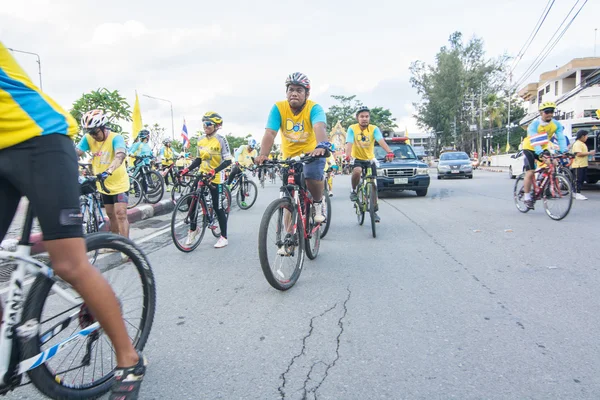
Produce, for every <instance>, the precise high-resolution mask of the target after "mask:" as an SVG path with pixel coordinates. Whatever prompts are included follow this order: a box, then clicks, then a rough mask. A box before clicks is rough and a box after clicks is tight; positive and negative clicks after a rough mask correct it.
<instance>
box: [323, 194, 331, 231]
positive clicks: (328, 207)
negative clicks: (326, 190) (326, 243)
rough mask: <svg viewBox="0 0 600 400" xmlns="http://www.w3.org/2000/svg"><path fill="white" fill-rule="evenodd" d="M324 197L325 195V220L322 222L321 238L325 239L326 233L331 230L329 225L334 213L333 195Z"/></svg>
mask: <svg viewBox="0 0 600 400" xmlns="http://www.w3.org/2000/svg"><path fill="white" fill-rule="evenodd" d="M323 197H325V222H323V223H322V224H321V239H323V238H324V237H325V235H327V232H329V225H331V213H332V209H331V197H329V196H328V195H327V196H323Z"/></svg>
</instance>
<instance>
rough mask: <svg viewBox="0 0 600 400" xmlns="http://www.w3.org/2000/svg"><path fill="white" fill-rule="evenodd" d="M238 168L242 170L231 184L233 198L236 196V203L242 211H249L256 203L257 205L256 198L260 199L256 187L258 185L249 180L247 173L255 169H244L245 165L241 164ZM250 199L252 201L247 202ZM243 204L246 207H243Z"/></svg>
mask: <svg viewBox="0 0 600 400" xmlns="http://www.w3.org/2000/svg"><path fill="white" fill-rule="evenodd" d="M238 168H240V171H241V172H240V173H239V174H238V176H236V177H235V178H234V179H233V182H232V183H231V189H230V190H231V196H232V197H233V196H235V201H236V202H237V205H238V207H239V208H240V209H242V210H248V209H249V208H250V207H252V206H253V205H254V203H256V198H257V197H258V188H257V187H256V183H254V182H253V181H252V180H251V179H249V178H248V176H247V175H246V172H245V171H246V170H248V171H253V170H255V168H250V167H244V166H243V165H239V164H238ZM248 198H249V199H250V201H246V199H248ZM243 203H244V204H245V205H243Z"/></svg>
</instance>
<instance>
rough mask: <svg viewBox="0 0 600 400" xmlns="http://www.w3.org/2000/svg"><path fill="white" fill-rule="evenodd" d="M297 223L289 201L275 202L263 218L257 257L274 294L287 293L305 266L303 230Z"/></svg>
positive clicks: (298, 221) (278, 200) (287, 199)
mask: <svg viewBox="0 0 600 400" xmlns="http://www.w3.org/2000/svg"><path fill="white" fill-rule="evenodd" d="M295 219H296V215H295V210H294V205H293V204H292V202H291V200H290V199H289V198H281V199H276V200H274V201H273V202H272V203H271V204H269V206H268V207H267V209H266V210H265V213H264V214H263V217H262V220H261V221H260V228H259V231H258V257H259V259H260V266H261V268H262V270H263V274H264V275H265V278H266V279H267V282H269V284H270V285H271V286H272V287H274V288H275V289H277V290H288V289H290V288H291V287H292V286H294V284H295V283H296V281H298V278H299V277H300V273H301V272H302V266H303V265H304V249H305V248H304V229H303V226H302V219H301V218H297V224H296V228H295V230H294V220H295Z"/></svg>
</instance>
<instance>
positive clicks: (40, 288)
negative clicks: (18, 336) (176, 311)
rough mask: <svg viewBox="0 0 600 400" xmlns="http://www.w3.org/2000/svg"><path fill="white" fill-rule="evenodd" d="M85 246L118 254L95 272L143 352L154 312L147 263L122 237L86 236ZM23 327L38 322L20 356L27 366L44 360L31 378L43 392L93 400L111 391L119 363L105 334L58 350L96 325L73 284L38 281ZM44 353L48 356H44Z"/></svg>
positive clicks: (108, 256)
mask: <svg viewBox="0 0 600 400" xmlns="http://www.w3.org/2000/svg"><path fill="white" fill-rule="evenodd" d="M85 242H86V245H87V250H88V252H92V251H98V250H100V249H113V250H116V252H114V253H108V254H102V255H101V256H100V257H98V260H97V262H96V263H95V265H94V267H95V268H96V269H98V270H99V271H100V272H101V273H102V275H103V276H104V277H105V279H106V280H107V281H108V282H109V284H110V285H111V287H112V289H113V291H114V292H115V294H116V296H117V299H118V301H119V304H120V306H121V313H122V315H123V318H124V320H125V327H126V329H127V333H128V335H129V337H130V338H131V339H132V342H133V345H134V346H135V348H136V349H138V350H140V351H141V350H143V349H144V346H145V344H146V341H147V340H148V335H149V334H150V330H151V328H152V322H153V320H154V311H155V307H156V291H155V290H156V289H155V288H156V283H155V281H154V274H153V273H152V269H151V267H150V263H149V262H148V259H147V258H146V256H145V255H144V253H143V252H142V251H141V250H140V249H139V248H138V247H137V245H136V244H135V243H133V242H132V241H130V240H129V239H127V238H125V237H123V236H119V235H114V234H111V233H104V232H102V233H93V234H90V235H89V236H86V238H85ZM122 254H123V255H124V257H126V258H125V259H124V258H123V257H122ZM55 285H56V286H57V287H60V288H61V289H63V290H66V291H67V292H68V293H70V294H71V295H72V296H73V297H74V298H75V299H77V300H79V301H80V303H78V304H77V305H74V304H73V303H71V302H69V301H67V300H65V299H64V298H63V297H61V296H59V295H56V294H55V293H52V292H51V289H52V287H53V286H55ZM23 321H36V322H37V321H39V329H38V330H37V331H35V332H36V335H35V336H34V337H33V338H32V339H30V340H26V341H23V342H22V354H21V356H22V359H23V360H26V359H29V358H32V357H36V356H38V355H39V356H40V359H39V361H40V362H41V361H42V360H44V363H43V364H41V365H40V366H39V367H37V368H35V369H33V370H30V371H28V372H27V374H28V375H29V378H30V379H31V382H32V383H33V384H34V385H35V386H36V387H37V388H38V390H39V391H40V392H42V393H44V394H45V395H46V396H48V397H50V398H53V399H84V398H85V399H87V398H89V399H92V398H98V397H100V396H102V395H103V394H104V393H106V392H107V391H108V390H109V389H110V387H111V385H112V383H113V373H114V369H115V367H116V363H117V362H116V358H115V357H114V348H113V346H112V344H111V342H110V340H109V339H108V336H106V335H105V332H104V330H103V329H102V328H100V329H97V330H95V331H93V332H91V333H89V334H88V335H87V336H84V335H81V336H75V337H74V338H72V340H71V341H70V342H69V343H68V345H67V346H68V347H70V349H69V348H68V347H65V348H62V346H61V347H59V348H58V350H57V349H56V347H55V346H57V345H58V344H60V343H62V345H65V343H64V341H65V340H66V339H67V338H69V337H72V336H73V335H75V334H76V333H78V332H80V331H81V330H83V329H85V328H87V327H89V326H90V325H92V324H95V323H96V322H97V321H96V319H95V318H94V316H93V315H92V314H91V312H90V311H89V309H88V307H87V306H86V304H85V303H84V302H83V300H82V299H81V296H80V295H79V294H78V293H77V292H75V290H74V289H73V288H72V287H71V286H70V285H69V284H67V283H66V282H65V281H63V280H62V279H60V278H58V277H52V278H48V277H46V276H44V275H42V274H39V275H37V277H36V279H35V281H34V283H33V285H32V286H31V289H30V291H29V294H28V295H27V298H26V300H25V305H24V307H23ZM53 347H54V348H53ZM50 349H52V350H50ZM42 351H44V352H45V353H43V354H42V355H40V353H41V352H42ZM52 356H53V357H52Z"/></svg>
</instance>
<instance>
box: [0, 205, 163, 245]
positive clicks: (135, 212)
mask: <svg viewBox="0 0 600 400" xmlns="http://www.w3.org/2000/svg"><path fill="white" fill-rule="evenodd" d="M173 208H175V204H174V203H173V201H172V200H171V199H165V200H161V201H159V202H158V203H156V204H141V205H139V206H137V207H134V208H132V209H130V210H127V219H128V220H129V223H130V224H133V223H135V222H139V221H142V220H145V219H148V218H152V217H154V216H158V215H163V214H168V213H170V212H171V211H173ZM104 221H105V223H104V226H103V227H102V229H101V231H102V232H108V231H110V221H109V220H108V217H107V216H105V217H104ZM42 240H43V237H42V233H41V232H37V233H33V234H31V236H30V237H29V242H30V243H32V244H33V247H32V248H31V254H32V255H33V254H39V253H43V252H44V246H43V244H42ZM17 241H18V239H12V240H10V239H9V240H5V241H4V242H2V243H1V244H0V247H2V248H4V249H6V250H14V249H15V248H16V244H17Z"/></svg>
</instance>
